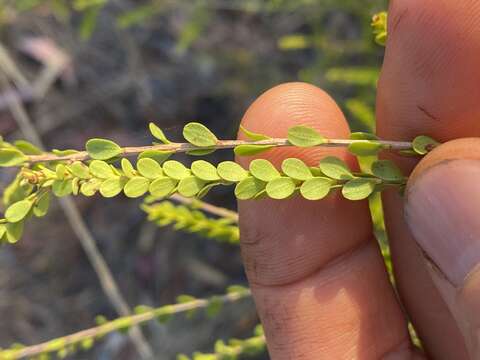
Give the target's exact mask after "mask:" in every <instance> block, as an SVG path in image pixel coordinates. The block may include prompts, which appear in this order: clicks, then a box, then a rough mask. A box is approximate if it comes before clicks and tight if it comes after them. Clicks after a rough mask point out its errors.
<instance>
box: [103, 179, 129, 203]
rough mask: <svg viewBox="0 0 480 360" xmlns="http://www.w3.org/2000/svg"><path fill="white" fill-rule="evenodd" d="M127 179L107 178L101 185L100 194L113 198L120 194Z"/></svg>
mask: <svg viewBox="0 0 480 360" xmlns="http://www.w3.org/2000/svg"><path fill="white" fill-rule="evenodd" d="M126 182H127V180H126V179H125V178H122V177H116V178H111V179H107V180H105V181H104V182H102V184H101V185H100V194H102V196H103V197H106V198H112V197H114V196H117V195H118V194H120V193H121V192H122V190H123V187H124V186H125V184H126Z"/></svg>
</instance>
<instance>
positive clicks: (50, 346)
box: [0, 291, 250, 360]
mask: <svg viewBox="0 0 480 360" xmlns="http://www.w3.org/2000/svg"><path fill="white" fill-rule="evenodd" d="M249 296H250V291H245V292H241V293H239V292H237V293H231V294H226V295H222V296H219V297H218V301H220V302H222V303H231V302H235V301H238V300H241V299H243V298H246V297H249ZM209 304H210V301H209V300H208V299H195V300H192V301H189V302H187V303H184V304H176V305H170V311H169V313H168V315H174V314H179V313H183V312H187V311H190V310H195V309H201V308H206V307H207V306H208V305H209ZM159 309H161V308H159ZM159 309H152V310H150V311H147V312H145V313H143V314H138V315H131V316H125V317H122V318H119V319H116V320H113V321H111V322H108V323H106V324H103V325H100V326H97V327H93V328H90V329H86V330H82V331H79V332H77V333H74V334H71V335H67V336H64V337H62V338H58V339H55V340H50V341H46V342H44V343H41V344H38V345H33V346H28V347H25V348H23V349H18V350H4V351H0V360H3V359H8V360H10V359H23V358H26V357H31V356H34V355H38V354H43V353H45V352H55V351H59V350H61V349H63V348H66V347H68V346H69V345H73V344H79V343H81V342H82V341H83V340H86V339H95V338H97V337H99V336H103V335H105V334H108V333H111V332H114V331H118V330H121V329H122V328H123V327H124V326H125V322H123V321H122V320H124V319H128V324H129V326H135V325H140V324H142V323H145V322H147V321H150V320H153V319H155V318H156V317H158V316H159V314H158V310H159Z"/></svg>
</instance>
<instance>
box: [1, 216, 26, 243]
mask: <svg viewBox="0 0 480 360" xmlns="http://www.w3.org/2000/svg"><path fill="white" fill-rule="evenodd" d="M24 225H25V222H24V221H19V222H16V223H10V224H6V225H5V228H6V236H7V241H8V242H9V243H10V244H15V243H16V242H18V240H20V238H21V237H22V235H23V228H24Z"/></svg>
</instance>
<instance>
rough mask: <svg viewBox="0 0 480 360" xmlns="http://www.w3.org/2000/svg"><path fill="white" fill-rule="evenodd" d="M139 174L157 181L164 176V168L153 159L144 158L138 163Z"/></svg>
mask: <svg viewBox="0 0 480 360" xmlns="http://www.w3.org/2000/svg"><path fill="white" fill-rule="evenodd" d="M137 169H138V172H139V173H140V174H141V175H143V176H144V177H146V178H147V179H156V178H158V177H160V176H163V170H162V167H161V166H160V164H159V163H158V162H156V161H155V160H153V159H149V158H144V159H140V160H138V162H137Z"/></svg>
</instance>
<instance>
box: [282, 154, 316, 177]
mask: <svg viewBox="0 0 480 360" xmlns="http://www.w3.org/2000/svg"><path fill="white" fill-rule="evenodd" d="M282 171H283V173H284V174H285V175H287V176H289V177H291V178H292V179H295V180H300V181H305V180H307V179H310V178H312V176H313V175H312V171H311V170H310V168H309V167H308V166H307V165H306V164H305V163H304V162H303V161H302V160H300V159H296V158H291V159H285V160H284V161H283V162H282Z"/></svg>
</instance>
